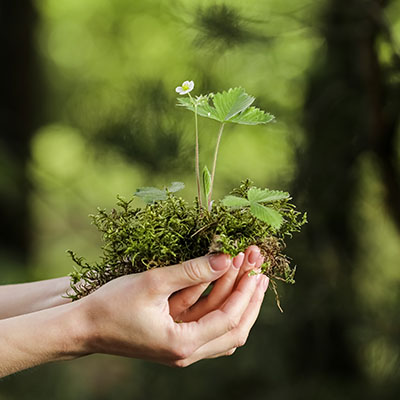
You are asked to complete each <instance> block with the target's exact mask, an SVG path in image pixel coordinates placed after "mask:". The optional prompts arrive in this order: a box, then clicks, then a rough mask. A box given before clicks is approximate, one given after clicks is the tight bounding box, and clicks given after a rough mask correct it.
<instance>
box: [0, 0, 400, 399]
mask: <svg viewBox="0 0 400 400" xmlns="http://www.w3.org/2000/svg"><path fill="white" fill-rule="evenodd" d="M0 32H1V35H0V52H1V55H2V57H1V59H2V61H1V63H0V75H1V97H0V102H1V103H0V127H1V136H0V216H1V227H0V283H14V282H22V281H31V280H38V279H46V278H52V277H58V276H62V275H65V274H67V273H68V272H69V271H71V269H72V262H71V260H70V259H69V258H68V256H67V255H66V253H65V251H66V250H67V249H74V250H75V251H76V252H77V253H78V254H80V255H84V256H85V257H86V258H87V259H88V260H90V261H93V260H96V257H98V256H99V254H100V248H99V247H100V245H101V243H100V238H99V235H98V234H97V232H96V230H95V228H94V227H92V226H91V225H90V220H89V218H88V214H90V213H92V212H94V211H95V210H96V207H98V206H100V207H104V208H108V209H109V208H111V207H112V206H113V204H114V203H115V199H116V195H117V194H120V195H122V196H125V197H129V196H131V195H132V193H133V192H134V191H135V189H136V188H137V187H139V186H143V185H159V186H162V185H164V184H168V183H169V182H171V181H172V180H180V181H183V182H185V183H186V189H185V190H184V192H182V193H183V196H184V197H185V198H187V199H188V200H189V199H192V198H193V197H194V195H195V185H194V176H193V172H192V170H193V156H192V154H193V146H194V132H193V115H190V113H188V112H185V111H184V110H182V109H179V108H177V107H175V104H176V93H175V91H174V89H175V87H176V86H177V85H179V84H181V83H182V81H184V80H186V79H189V80H194V81H195V84H196V87H195V90H194V93H195V94H200V93H206V92H208V91H214V92H216V91H220V90H224V89H228V88H229V87H234V86H243V87H244V88H245V89H246V90H247V91H248V92H249V93H250V94H252V95H254V96H256V97H257V100H256V105H257V106H259V107H261V108H263V109H266V110H267V111H269V112H271V113H272V114H274V115H275V116H276V117H277V122H276V123H275V124H271V125H267V126H263V127H245V126H240V127H239V126H237V127H230V129H229V130H226V132H225V133H224V136H223V139H222V144H221V154H220V158H219V163H218V170H217V177H216V191H215V196H216V197H221V196H223V195H225V194H226V193H227V192H228V191H229V190H230V189H232V188H233V187H234V186H236V185H237V184H238V183H239V182H240V181H241V180H242V179H245V178H247V177H250V178H251V179H252V180H254V181H255V184H256V185H257V186H259V187H270V188H274V189H278V188H279V189H283V190H289V191H290V192H291V193H292V195H293V197H294V201H295V203H296V204H297V205H298V206H299V209H301V210H307V211H308V213H309V221H310V222H309V224H308V226H307V227H306V228H305V229H304V231H303V232H302V233H301V234H298V235H296V236H295V237H294V239H293V240H292V241H290V243H289V245H288V249H287V253H288V254H289V255H290V256H291V257H292V258H293V259H294V263H295V264H296V265H298V272H297V277H296V280H297V281H296V285H294V286H291V287H281V292H282V304H283V307H284V309H285V313H284V314H281V313H280V312H279V310H278V309H277V307H276V305H275V304H274V299H273V295H272V293H269V295H268V296H267V297H266V301H265V303H264V306H263V309H262V312H261V315H260V318H259V320H258V321H257V323H256V325H255V326H254V328H253V330H252V333H251V335H250V337H249V339H248V343H247V344H246V346H245V347H244V348H241V349H239V350H238V351H237V352H236V353H235V355H234V356H232V357H228V358H224V359H218V360H211V361H208V360H206V361H202V362H200V363H198V364H195V365H193V366H191V367H189V368H187V369H170V368H167V367H163V366H158V365H153V364H150V363H147V362H142V361H138V360H129V359H124V358H118V357H111V356H90V357H86V358H83V359H80V360H76V361H72V362H68V363H55V364H51V365H45V366H41V367H38V368H35V369H33V370H29V371H25V372H23V373H20V374H17V375H15V376H11V377H8V378H6V379H3V380H2V381H1V382H0V400H14V399H53V400H58V399H60V400H63V399H71V398H80V399H88V400H91V399H120V400H123V399H219V400H221V399H242V398H246V399H269V398H271V399H274V400H281V399H282V400H284V399H285V400H286V399H290V400H293V399H324V400H328V399H339V398H340V399H377V398H379V399H397V398H398V397H399V394H400V313H399V308H400V235H399V233H400V135H399V115H400V3H399V2H396V1H393V0H392V1H389V0H386V1H384V0H321V1H317V0H314V1H306V2H304V1H300V0H287V1H280V0H269V1H263V0H249V1H247V2H243V1H239V0H231V1H229V2H228V1H225V2H224V1H216V0H214V1H209V0H203V1H194V0H169V1H166V0H136V1H131V0H111V1H110V0H86V1H78V0H36V1H33V0H31V1H28V0H26V1H24V2H14V1H8V0H1V2H0ZM200 129H201V131H200V135H201V137H200V146H201V163H202V165H203V164H205V163H208V165H209V166H210V164H211V158H212V151H213V146H214V143H215V140H216V133H217V132H216V131H217V126H216V125H215V124H213V123H212V122H208V121H204V120H202V121H201V125H200ZM10 301H11V299H10ZM2 306H3V305H2ZM116 312H117V310H116Z"/></svg>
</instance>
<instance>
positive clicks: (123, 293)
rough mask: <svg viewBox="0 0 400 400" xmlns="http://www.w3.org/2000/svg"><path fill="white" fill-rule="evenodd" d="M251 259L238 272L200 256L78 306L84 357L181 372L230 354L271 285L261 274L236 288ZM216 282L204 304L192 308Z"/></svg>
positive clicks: (122, 283)
mask: <svg viewBox="0 0 400 400" xmlns="http://www.w3.org/2000/svg"><path fill="white" fill-rule="evenodd" d="M250 252H251V250H250ZM258 254H259V253H258ZM249 258H250V255H249V254H246V256H244V255H240V256H239V259H238V258H236V260H235V261H234V262H235V264H236V268H233V267H232V261H231V260H230V258H229V256H227V255H223V254H219V255H216V256H206V257H200V258H197V259H194V260H190V261H187V262H184V263H182V264H180V265H175V266H170V267H166V268H158V269H154V270H150V271H147V272H144V273H141V274H135V275H127V276H124V277H121V278H118V279H115V280H113V281H111V282H109V283H108V284H106V285H104V286H103V287H101V288H100V289H98V290H97V291H96V292H95V293H93V294H91V295H89V296H88V297H86V298H84V299H82V300H80V301H79V303H81V304H80V307H81V308H82V310H83V311H84V315H85V319H84V321H85V325H86V331H87V332H88V335H87V340H86V346H85V353H96V352H100V353H109V354H117V355H123V356H129V357H135V358H142V359H147V360H152V361H156V362H160V363H164V364H167V365H173V366H179V367H184V366H187V365H190V364H192V363H194V362H196V361H198V360H200V359H203V358H212V357H217V356H221V355H227V354H232V353H233V352H234V350H235V349H236V348H237V347H239V346H241V345H243V344H244V342H245V340H246V338H247V335H248V333H249V331H250V328H251V327H252V325H253V324H254V322H255V320H256V318H257V315H258V313H259V310H260V307H261V303H262V299H263V297H264V292H265V290H266V288H267V285H268V278H266V277H265V276H263V275H256V276H249V275H248V274H244V275H243V276H242V277H241V279H240V280H239V281H238V282H236V279H237V275H238V274H239V271H240V267H239V268H237V266H238V265H239V264H241V263H242V261H243V259H245V260H247V261H246V262H243V266H242V267H243V268H248V267H249ZM250 264H251V263H250ZM254 265H256V264H254ZM218 278H220V279H219V280H217V279H218ZM215 280H217V282H216V284H215V287H214V289H213V290H212V291H211V293H210V295H209V296H208V297H206V298H205V299H206V300H203V299H201V300H200V301H199V302H198V305H194V303H195V302H196V301H197V299H198V297H199V296H200V295H201V293H202V291H203V290H204V287H205V286H206V285H208V284H209V283H210V282H213V281H215ZM179 291H180V292H179ZM207 299H208V300H207ZM179 318H182V320H184V322H181V323H177V322H176V319H179Z"/></svg>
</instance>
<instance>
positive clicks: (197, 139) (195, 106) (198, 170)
mask: <svg viewBox="0 0 400 400" xmlns="http://www.w3.org/2000/svg"><path fill="white" fill-rule="evenodd" d="M188 94H189V97H190V99H191V100H192V103H193V105H194V123H195V131H196V147H195V153H196V161H195V171H196V184H197V196H198V199H199V206H200V209H202V208H203V203H202V201H201V186H200V160H199V153H200V150H199V125H198V121H197V104H196V102H195V101H194V100H193V98H192V96H191V95H190V93H188Z"/></svg>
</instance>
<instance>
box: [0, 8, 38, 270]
mask: <svg viewBox="0 0 400 400" xmlns="http://www.w3.org/2000/svg"><path fill="white" fill-rule="evenodd" d="M35 21H36V13H35V10H34V7H33V5H32V3H31V1H22V2H20V1H8V0H1V2H0V52H1V63H0V77H1V87H0V129H1V136H0V176H1V179H0V221H1V222H0V256H1V258H2V259H3V262H6V260H10V261H13V262H16V263H17V264H21V265H25V264H26V262H27V257H28V255H29V250H30V242H31V240H30V226H31V218H30V211H29V197H30V196H29V195H30V184H29V179H28V176H27V166H28V162H29V159H30V139H31V137H32V134H33V131H34V128H35V125H36V115H37V113H36V112H35V106H36V102H37V98H36V97H35V95H34V93H35V89H36V82H37V81H38V78H37V74H36V72H37V68H36V67H37V65H36V60H35V52H34V38H35V32H34V28H35Z"/></svg>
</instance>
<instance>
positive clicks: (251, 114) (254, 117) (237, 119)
mask: <svg viewBox="0 0 400 400" xmlns="http://www.w3.org/2000/svg"><path fill="white" fill-rule="evenodd" d="M274 119H275V117H274V116H273V115H272V114H269V113H266V112H265V111H263V110H260V109H259V108H256V107H250V108H248V109H247V110H245V111H243V112H242V113H240V114H238V115H235V116H234V117H233V118H231V119H230V120H229V122H234V123H236V124H243V125H258V124H267V123H268V122H271V121H273V120H274Z"/></svg>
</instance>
